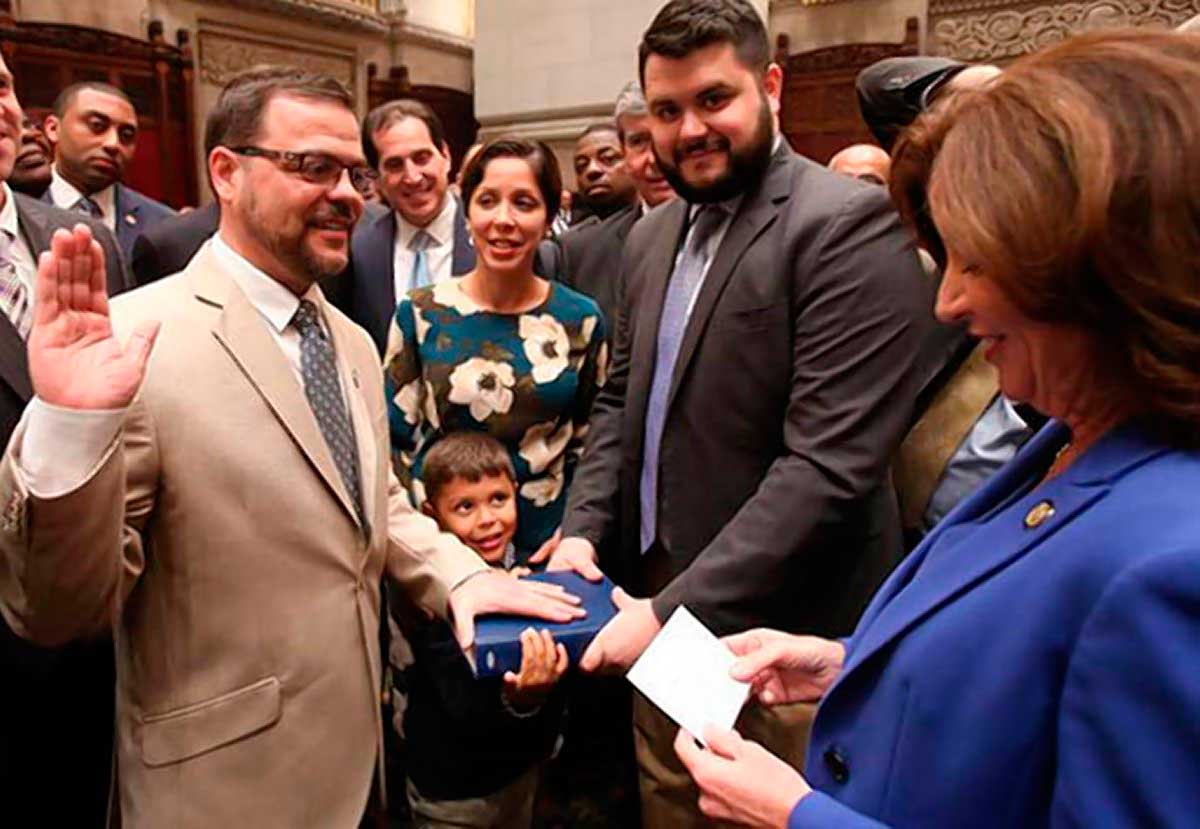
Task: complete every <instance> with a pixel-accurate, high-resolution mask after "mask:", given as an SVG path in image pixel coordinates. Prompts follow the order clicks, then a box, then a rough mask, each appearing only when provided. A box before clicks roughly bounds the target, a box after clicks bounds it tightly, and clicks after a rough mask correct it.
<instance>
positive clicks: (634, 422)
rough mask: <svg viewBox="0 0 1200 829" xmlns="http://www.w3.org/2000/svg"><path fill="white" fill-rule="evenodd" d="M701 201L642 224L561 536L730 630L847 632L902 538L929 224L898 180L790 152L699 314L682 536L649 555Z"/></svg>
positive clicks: (686, 421) (671, 505)
mask: <svg viewBox="0 0 1200 829" xmlns="http://www.w3.org/2000/svg"><path fill="white" fill-rule="evenodd" d="M687 212H688V205H687V204H686V203H685V202H683V201H682V200H680V201H676V202H672V203H670V204H667V205H664V206H663V207H661V208H659V209H657V210H654V211H653V212H651V213H650V214H649V215H647V216H646V217H645V218H643V219H642V220H641V221H640V222H638V223H637V225H635V226H634V228H633V230H632V231H631V232H630V234H629V239H628V241H627V243H626V247H625V259H624V265H623V268H622V273H621V277H622V284H621V289H622V291H623V293H622V299H621V302H620V309H621V310H620V313H619V315H618V319H617V333H616V337H615V339H614V352H615V357H614V364H613V369H612V374H611V375H610V379H609V383H608V385H606V386H605V388H604V390H603V391H602V392H601V394H600V397H599V398H598V400H597V403H596V407H595V409H594V415H593V417H592V421H591V428H590V433H589V440H588V445H587V451H586V452H585V454H584V457H583V460H582V461H581V463H580V466H579V469H578V471H577V472H576V476H575V482H574V486H573V487H572V490H571V497H570V500H569V502H568V508H567V516H566V520H565V522H564V529H563V534H564V536H573V535H574V536H582V537H584V538H587V539H589V540H590V541H592V543H594V544H596V545H597V547H598V548H600V549H601V550H602V551H603V552H602V564H603V566H605V567H606V568H608V569H610V570H611V571H613V572H614V574H615V575H616V576H617V577H618V578H620V579H622V580H624V581H626V582H628V583H631V584H632V585H633V586H634V587H638V586H641V587H642V588H643V589H645V590H646V591H647V592H653V593H656V595H655V598H654V609H655V612H656V614H657V615H658V617H659V618H660V619H665V618H666V617H667V616H668V615H669V614H670V613H671V612H672V611H673V610H674V608H675V607H676V606H678V605H679V604H681V603H686V604H687V605H688V607H689V608H690V609H691V610H692V611H693V612H695V613H697V615H698V616H699V617H700V618H701V619H703V620H704V621H705V622H706V623H708V624H709V625H710V626H711V627H712V628H713V629H714V630H715V631H717V632H719V633H727V632H729V631H733V630H739V629H743V628H746V627H750V626H753V625H756V624H766V625H771V626H773V627H779V628H783V629H785V630H810V631H815V632H820V633H824V634H838V633H846V632H848V631H849V630H850V628H851V627H852V625H853V622H854V620H855V619H856V618H857V614H858V612H859V611H860V610H861V609H862V607H863V606H864V604H865V602H866V600H867V598H868V597H869V596H870V595H871V592H872V591H873V590H874V589H875V588H876V587H877V586H878V585H879V583H880V581H881V580H882V579H883V578H884V576H885V575H886V574H887V572H888V571H889V569H890V568H891V567H892V565H894V563H895V561H896V559H897V556H898V555H899V551H900V549H901V545H900V532H899V526H898V519H897V514H896V503H895V496H894V494H893V492H892V490H891V486H890V483H889V482H888V475H887V469H888V462H889V459H890V457H891V455H892V453H893V452H894V451H895V449H896V447H897V445H898V444H899V442H900V439H901V437H902V436H903V434H904V431H905V429H906V428H907V426H908V424H909V422H910V418H911V415H912V404H913V400H914V398H915V396H916V394H917V391H918V387H919V385H920V382H921V379H920V376H919V374H920V373H919V372H918V371H917V370H916V366H917V356H916V355H917V353H918V349H919V346H920V343H921V340H922V338H923V337H924V336H925V334H926V331H927V329H928V327H929V326H930V325H932V324H933V320H932V315H931V311H930V308H929V307H928V305H927V304H926V301H925V294H924V292H923V291H922V289H921V283H922V280H924V279H925V277H924V274H923V272H922V270H921V266H920V265H919V264H918V261H917V258H916V255H915V253H914V248H913V244H912V241H911V237H910V236H909V234H908V233H907V232H906V231H905V230H904V229H903V228H902V227H901V225H900V221H899V218H898V217H897V215H896V212H895V210H894V209H893V208H892V206H891V204H890V202H889V201H888V198H887V195H886V194H885V192H884V191H883V190H882V189H881V188H878V187H871V186H869V185H865V184H862V183H861V182H857V181H854V180H852V179H848V178H843V177H840V176H838V175H836V174H835V173H831V172H829V171H828V170H826V169H824V168H823V167H820V166H817V165H815V164H813V163H811V162H809V161H807V160H805V159H802V158H800V157H798V156H796V155H794V154H793V153H792V152H791V151H790V150H789V149H788V148H786V146H783V147H781V148H780V149H779V150H778V151H777V152H776V153H775V154H774V156H773V157H772V159H771V163H770V167H769V168H768V171H767V173H766V175H765V177H764V179H763V180H762V181H761V182H760V183H759V184H758V185H757V187H756V188H755V189H753V190H752V191H750V192H747V193H746V195H745V197H744V198H743V200H742V203H741V206H740V208H739V211H738V214H737V215H736V217H735V218H734V220H733V223H732V224H731V226H730V227H729V230H728V232H727V233H726V235H725V237H724V239H723V241H722V243H721V246H720V249H719V250H718V251H717V253H716V256H715V258H714V260H713V262H712V265H711V267H710V268H709V271H708V274H707V276H706V278H705V280H704V283H703V286H702V287H701V289H700V292H699V295H698V297H697V299H696V303H695V308H694V310H693V312H692V315H691V318H690V320H689V322H688V325H687V328H686V329H685V332H684V336H683V342H682V345H681V347H680V353H679V359H678V362H677V364H676V367H675V372H674V379H673V382H672V387H671V392H670V398H669V404H668V411H667V416H666V422H665V425H664V431H663V436H662V444H661V453H660V461H661V466H660V471H659V487H660V490H659V491H660V499H659V517H658V537H659V542H660V544H661V546H662V547H663V548H664V550H665V552H664V553H663V554H662V555H661V556H657V555H656V554H652V555H651V556H650V558H652V559H653V558H656V557H657V558H660V560H659V561H651V560H647V559H643V558H642V557H641V556H640V555H639V551H638V547H639V541H638V527H639V523H640V518H639V498H638V483H639V476H640V471H641V463H642V441H643V433H644V423H645V415H646V404H647V398H648V396H649V392H650V385H651V380H652V377H653V371H654V362H655V348H656V340H657V335H658V323H659V317H660V315H661V312H662V306H663V299H664V296H665V292H666V287H667V282H668V279H669V277H670V274H671V271H672V268H673V263H674V256H675V252H676V249H677V247H678V244H679V241H680V239H681V236H682V235H683V232H684V226H685V220H686V217H687ZM608 541H612V542H613V543H612V544H611V545H608V549H605V542H608ZM639 582H640V585H639Z"/></svg>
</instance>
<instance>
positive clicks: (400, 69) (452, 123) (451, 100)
mask: <svg viewBox="0 0 1200 829" xmlns="http://www.w3.org/2000/svg"><path fill="white" fill-rule="evenodd" d="M367 78H368V80H367V106H368V107H369V108H370V109H374V108H375V107H377V106H379V105H380V104H386V103H387V102H388V101H394V100H395V99H397V98H415V99H416V100H418V101H422V102H424V103H425V104H427V105H428V106H429V108H430V109H432V110H433V111H434V112H436V113H437V116H438V118H439V119H440V120H441V122H442V126H443V127H444V128H445V130H446V143H447V144H449V145H450V160H451V162H452V167H451V170H450V174H451V177H453V176H454V174H455V173H456V172H457V170H458V167H459V165H460V164H461V163H462V157H463V155H464V154H465V153H466V151H467V148H469V147H470V146H471V144H472V143H474V141H475V134H476V133H477V132H478V130H479V122H478V121H476V120H475V96H474V95H471V94H470V93H467V92H462V91H460V90H457V89H450V88H449V87H445V86H434V85H432V84H416V85H414V84H412V83H410V82H409V79H408V69H407V68H406V67H404V66H393V67H392V68H391V70H390V71H389V72H388V75H387V77H385V78H381V77H378V69H377V68H376V66H375V64H373V63H370V64H367Z"/></svg>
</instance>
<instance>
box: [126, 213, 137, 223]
mask: <svg viewBox="0 0 1200 829" xmlns="http://www.w3.org/2000/svg"><path fill="white" fill-rule="evenodd" d="M125 224H130V225H135V224H137V216H134V215H133V214H132V213H126V214H125Z"/></svg>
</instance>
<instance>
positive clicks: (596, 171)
mask: <svg viewBox="0 0 1200 829" xmlns="http://www.w3.org/2000/svg"><path fill="white" fill-rule="evenodd" d="M571 165H572V167H573V168H574V170H575V187H576V191H577V192H576V195H575V197H574V199H573V201H572V207H571V226H572V227H574V226H576V225H578V224H580V223H582V222H583V221H585V220H587V219H589V218H591V217H593V216H594V217H595V218H597V219H600V220H601V221H603V220H604V219H607V218H609V217H610V216H612V215H613V214H614V213H617V212H619V211H621V210H624V209H625V208H627V207H629V205H631V204H633V203H634V201H635V200H636V198H637V191H636V190H635V189H634V185H633V182H632V181H631V180H630V178H629V174H628V172H627V171H626V168H625V151H624V150H623V149H622V147H621V138H620V135H619V133H618V130H617V126H616V125H615V124H612V123H609V122H607V121H605V122H601V123H597V124H591V125H589V126H588V127H587V128H586V129H584V131H583V132H582V133H580V134H579V137H578V138H576V139H575V154H574V155H573V156H572V158H571Z"/></svg>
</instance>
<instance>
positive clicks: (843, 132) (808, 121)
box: [780, 17, 919, 163]
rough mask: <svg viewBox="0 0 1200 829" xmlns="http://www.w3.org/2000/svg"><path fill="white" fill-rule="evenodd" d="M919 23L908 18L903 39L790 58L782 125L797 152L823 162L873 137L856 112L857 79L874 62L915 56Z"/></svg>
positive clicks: (845, 45) (834, 47) (813, 52)
mask: <svg viewBox="0 0 1200 829" xmlns="http://www.w3.org/2000/svg"><path fill="white" fill-rule="evenodd" d="M918 27H919V24H918V21H917V19H916V18H915V17H910V18H909V19H908V20H907V21H905V32H904V40H902V41H901V42H899V43H846V44H842V45H840V46H827V47H825V48H822V49H814V50H812V51H811V52H802V53H800V54H797V55H791V56H789V57H788V58H787V60H786V61H785V62H784V63H783V64H782V65H783V67H784V85H783V107H782V112H781V113H780V127H781V128H782V130H783V134H784V135H785V136H787V139H788V141H789V143H791V145H792V147H793V148H794V149H795V150H796V152H798V153H801V154H802V155H806V156H808V157H809V158H811V159H813V160H814V161H819V162H821V163H824V162H825V161H827V160H828V159H829V157H830V156H831V155H833V153H835V152H837V151H838V150H840V149H842V148H843V147H846V146H848V145H850V144H856V143H862V142H872V141H873V139H872V138H871V133H870V132H869V131H868V130H867V126H866V124H864V123H863V120H862V116H861V115H860V114H859V111H858V96H857V94H856V93H855V91H854V79H855V78H856V77H857V76H858V73H859V72H860V71H861V70H862V69H863V68H865V67H867V66H870V65H871V64H872V63H875V62H876V61H879V60H883V59H884V58H890V57H896V56H897V55H915V54H917V35H918V30H919V28H918Z"/></svg>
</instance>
